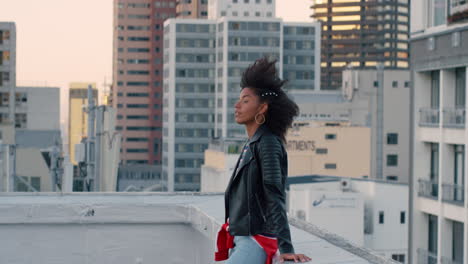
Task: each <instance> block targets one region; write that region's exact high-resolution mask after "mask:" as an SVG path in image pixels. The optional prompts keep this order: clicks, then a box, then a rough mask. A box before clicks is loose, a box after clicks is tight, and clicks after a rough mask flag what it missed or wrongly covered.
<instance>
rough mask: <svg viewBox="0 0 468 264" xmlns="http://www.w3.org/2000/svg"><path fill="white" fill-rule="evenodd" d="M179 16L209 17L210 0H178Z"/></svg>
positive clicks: (177, 9)
mask: <svg viewBox="0 0 468 264" xmlns="http://www.w3.org/2000/svg"><path fill="white" fill-rule="evenodd" d="M176 11H177V18H207V17H208V0H177V1H176Z"/></svg>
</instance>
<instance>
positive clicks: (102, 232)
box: [0, 192, 397, 264]
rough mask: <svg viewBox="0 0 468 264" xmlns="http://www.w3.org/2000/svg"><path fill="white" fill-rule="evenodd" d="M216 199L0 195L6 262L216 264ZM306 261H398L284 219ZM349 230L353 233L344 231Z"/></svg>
mask: <svg viewBox="0 0 468 264" xmlns="http://www.w3.org/2000/svg"><path fill="white" fill-rule="evenodd" d="M223 201H224V200H223V194H221V193H154V192H146V193H145V192H143V193H141V192H140V193H133V192H132V193H120V192H119V193H114V192H113V193H0V211H2V214H0V233H1V234H2V236H4V237H8V238H9V239H2V240H0V256H2V260H3V261H5V263H9V264H23V263H33V262H36V261H39V262H40V263H89V264H94V263H115V264H130V263H132V264H133V263H139V264H142V263H174V264H175V263H196V264H201V263H204V264H205V263H215V262H214V261H213V255H214V251H215V238H216V234H217V231H218V230H219V227H220V224H221V223H222V222H223V220H224V205H223ZM289 221H290V224H291V235H292V239H293V244H294V246H295V249H296V251H297V252H300V253H304V254H306V255H308V256H310V257H311V258H312V262H311V263H397V262H394V261H392V260H387V259H384V258H382V257H380V256H378V255H376V254H374V253H372V252H370V251H369V250H368V249H365V248H362V247H358V246H355V245H353V244H352V243H350V242H348V241H346V240H344V239H343V238H340V237H338V236H336V235H334V234H331V233H328V232H327V231H324V230H321V229H319V228H317V227H316V226H313V225H311V224H309V223H306V222H303V221H301V220H299V219H296V218H290V220H289ZM351 228H352V227H351Z"/></svg>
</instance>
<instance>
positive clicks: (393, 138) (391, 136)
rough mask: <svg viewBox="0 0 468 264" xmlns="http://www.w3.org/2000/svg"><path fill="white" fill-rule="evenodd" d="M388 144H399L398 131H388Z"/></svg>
mask: <svg viewBox="0 0 468 264" xmlns="http://www.w3.org/2000/svg"><path fill="white" fill-rule="evenodd" d="M387 144H388V145H397V144H398V133H387Z"/></svg>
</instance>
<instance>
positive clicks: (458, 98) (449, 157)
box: [410, 0, 468, 264]
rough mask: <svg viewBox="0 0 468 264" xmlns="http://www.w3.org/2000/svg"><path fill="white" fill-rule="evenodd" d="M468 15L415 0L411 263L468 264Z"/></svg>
mask: <svg viewBox="0 0 468 264" xmlns="http://www.w3.org/2000/svg"><path fill="white" fill-rule="evenodd" d="M467 10H468V3H467V2H466V1H459V0H437V1H411V26H412V27H411V65H412V70H413V72H412V77H413V80H412V83H413V89H412V94H411V103H412V108H411V115H412V135H411V136H412V138H413V139H414V140H413V142H412V151H411V155H412V168H413V170H412V179H411V184H410V186H411V188H410V195H411V202H412V203H411V207H410V209H412V223H411V229H410V230H411V233H410V241H411V243H410V254H411V262H412V263H430V264H432V263H444V264H445V263H465V264H466V263H468V247H467V245H468V243H467V242H468V208H467V202H466V197H467V195H468V193H467V190H468V189H467V188H466V182H467V178H466V177H467V175H468V172H467V166H466V164H467V156H466V144H467V142H468V129H467V128H466V102H467V93H466V87H467V85H468V83H467V78H466V72H467V67H468V29H467V28H468V22H467V21H466V12H467Z"/></svg>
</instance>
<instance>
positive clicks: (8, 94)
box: [0, 22, 16, 124]
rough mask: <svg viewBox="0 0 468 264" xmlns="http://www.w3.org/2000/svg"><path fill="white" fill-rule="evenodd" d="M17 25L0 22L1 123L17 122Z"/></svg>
mask: <svg viewBox="0 0 468 264" xmlns="http://www.w3.org/2000/svg"><path fill="white" fill-rule="evenodd" d="M15 87H16V26H15V23H12V22H0V124H3V123H10V124H12V123H13V122H15Z"/></svg>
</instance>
